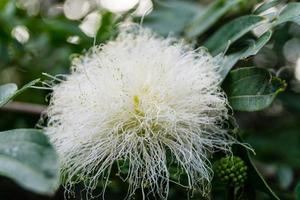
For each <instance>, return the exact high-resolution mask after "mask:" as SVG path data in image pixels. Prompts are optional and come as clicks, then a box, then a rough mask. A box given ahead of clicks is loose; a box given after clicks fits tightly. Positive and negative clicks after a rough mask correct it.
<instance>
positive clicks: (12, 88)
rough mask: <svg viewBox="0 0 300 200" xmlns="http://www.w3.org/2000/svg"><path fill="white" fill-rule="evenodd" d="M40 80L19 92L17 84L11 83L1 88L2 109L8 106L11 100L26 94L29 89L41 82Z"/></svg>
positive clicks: (0, 101)
mask: <svg viewBox="0 0 300 200" xmlns="http://www.w3.org/2000/svg"><path fill="white" fill-rule="evenodd" d="M39 81H40V79H36V80H34V81H31V82H30V83H28V84H26V85H24V86H23V87H22V88H21V89H19V90H18V87H17V85H16V84H13V83H9V84H5V85H1V86H0V107H2V106H4V105H5V104H7V103H8V102H9V101H10V100H11V99H13V98H15V97H16V96H17V95H19V94H21V93H22V92H24V91H25V90H26V89H28V88H29V87H31V86H33V85H35V84H36V83H37V82H39Z"/></svg>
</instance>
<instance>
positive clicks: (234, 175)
mask: <svg viewBox="0 0 300 200" xmlns="http://www.w3.org/2000/svg"><path fill="white" fill-rule="evenodd" d="M214 173H215V176H216V177H217V178H219V179H220V180H221V181H222V182H223V183H224V184H225V185H228V186H234V187H241V186H243V185H244V183H245V181H246V179H247V166H246V163H245V162H244V161H243V160H242V159H241V158H239V157H237V156H228V157H224V158H221V159H220V160H218V161H216V162H215V164H214Z"/></svg>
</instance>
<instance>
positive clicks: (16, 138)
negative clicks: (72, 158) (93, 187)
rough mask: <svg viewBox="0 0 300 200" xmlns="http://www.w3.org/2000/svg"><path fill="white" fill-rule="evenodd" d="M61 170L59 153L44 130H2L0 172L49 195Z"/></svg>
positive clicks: (56, 183)
mask: <svg viewBox="0 0 300 200" xmlns="http://www.w3.org/2000/svg"><path fill="white" fill-rule="evenodd" d="M58 169H59V166H58V159H57V155H56V152H55V151H54V149H53V147H52V146H51V144H50V143H49V141H48V138H47V137H46V136H45V135H44V134H43V133H42V132H41V131H39V130H35V129H15V130H9V131H4V132H0V175H2V176H5V177H8V178H10V179H12V180H14V181H15V182H16V183H18V184H19V185H20V186H22V187H24V188H25V189H28V190H31V191H33V192H36V193H39V194H46V195H50V194H53V193H54V192H55V191H56V189H57V188H58V186H59V174H58Z"/></svg>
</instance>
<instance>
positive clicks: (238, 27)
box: [204, 15, 264, 55]
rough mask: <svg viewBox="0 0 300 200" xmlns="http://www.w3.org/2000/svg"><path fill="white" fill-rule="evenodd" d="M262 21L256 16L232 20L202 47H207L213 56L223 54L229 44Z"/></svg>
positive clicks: (261, 18)
mask: <svg viewBox="0 0 300 200" xmlns="http://www.w3.org/2000/svg"><path fill="white" fill-rule="evenodd" d="M263 20H264V18H263V17H260V16H257V15H246V16H242V17H239V18H237V19H234V20H232V21H230V22H229V23H227V24H225V25H224V26H223V27H222V28H220V29H219V30H218V31H217V32H216V33H214V34H213V35H212V36H211V37H210V38H209V39H208V40H207V41H206V42H205V43H204V46H205V47H207V48H208V50H209V51H210V52H211V53H212V54H213V55H217V54H219V53H221V52H224V51H225V49H226V48H227V47H228V46H229V45H230V44H232V43H233V42H235V41H236V40H238V39H239V38H240V37H242V36H243V35H245V34H246V33H248V32H249V31H251V30H252V29H253V28H255V27H257V26H258V25H260V24H261V23H262V22H263Z"/></svg>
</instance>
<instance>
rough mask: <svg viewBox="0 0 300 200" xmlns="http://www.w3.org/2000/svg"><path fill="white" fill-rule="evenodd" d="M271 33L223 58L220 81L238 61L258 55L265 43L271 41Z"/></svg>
mask: <svg viewBox="0 0 300 200" xmlns="http://www.w3.org/2000/svg"><path fill="white" fill-rule="evenodd" d="M271 36H272V32H271V31H268V32H266V33H265V34H263V35H262V36H261V37H260V38H258V39H257V40H256V41H253V40H252V41H250V42H249V45H248V46H247V47H245V48H243V49H242V50H240V51H238V52H235V53H231V54H229V55H227V56H226V57H225V58H224V61H223V64H222V71H221V72H220V73H221V77H222V79H225V77H226V76H227V74H228V73H229V71H230V70H231V69H232V67H233V66H234V65H235V64H236V63H237V62H238V61H239V60H240V59H245V58H247V57H249V56H253V55H255V54H257V53H258V51H259V50H260V49H261V48H262V47H264V46H265V45H266V44H267V42H268V41H269V40H270V39H271Z"/></svg>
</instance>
